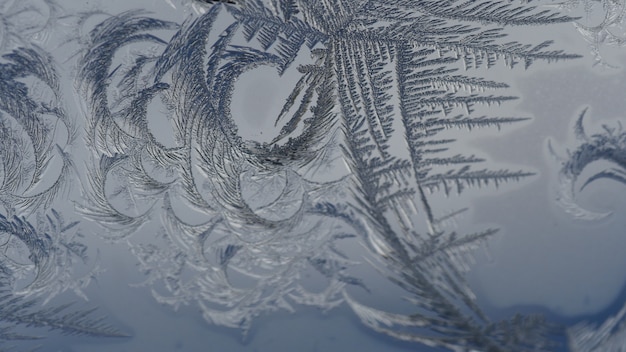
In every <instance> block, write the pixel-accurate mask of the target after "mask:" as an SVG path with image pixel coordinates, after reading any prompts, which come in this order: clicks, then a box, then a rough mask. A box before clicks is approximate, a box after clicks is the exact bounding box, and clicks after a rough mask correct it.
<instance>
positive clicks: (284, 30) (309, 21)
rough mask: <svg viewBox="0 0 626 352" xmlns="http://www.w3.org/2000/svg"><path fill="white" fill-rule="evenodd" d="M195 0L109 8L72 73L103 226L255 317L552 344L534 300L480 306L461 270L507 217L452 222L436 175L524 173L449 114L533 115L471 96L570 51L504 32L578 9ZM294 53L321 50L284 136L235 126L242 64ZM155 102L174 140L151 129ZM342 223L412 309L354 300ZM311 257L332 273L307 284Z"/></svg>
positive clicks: (90, 190)
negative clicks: (526, 306) (351, 318)
mask: <svg viewBox="0 0 626 352" xmlns="http://www.w3.org/2000/svg"><path fill="white" fill-rule="evenodd" d="M169 3H170V4H171V5H172V6H174V7H175V6H176V4H175V3H174V2H173V1H169ZM186 3H187V4H189V5H190V6H193V7H194V9H195V10H196V11H195V12H196V13H197V15H196V16H193V15H192V17H191V18H190V19H188V20H187V21H185V22H184V23H183V24H182V25H180V24H178V23H174V22H169V21H165V20H160V19H158V18H156V17H155V16H152V15H150V14H148V13H145V12H142V11H130V12H125V13H122V14H119V15H114V16H110V17H109V18H107V19H105V20H104V21H102V22H101V23H99V24H98V25H97V26H96V27H94V28H93V29H92V30H91V31H90V33H89V35H88V36H87V40H86V42H85V43H84V50H83V51H82V55H81V57H80V59H79V65H78V72H77V77H76V78H77V83H76V85H77V87H78V89H79V91H80V94H81V96H82V97H83V98H84V99H85V103H86V113H87V114H86V115H87V120H88V121H87V129H86V136H85V139H86V142H87V144H88V147H89V149H90V150H91V154H92V159H91V161H90V162H89V164H88V165H89V166H88V173H89V175H88V182H87V183H86V187H85V193H84V198H85V201H83V202H82V203H81V204H80V211H81V212H82V214H84V215H86V216H88V217H90V218H91V219H94V220H96V221H98V222H99V223H100V224H102V225H103V226H104V227H105V228H107V229H108V230H107V231H105V232H104V233H103V237H105V238H107V239H110V240H112V241H121V240H124V241H126V242H127V243H128V244H129V246H130V248H131V251H132V252H133V253H134V254H135V255H136V256H137V259H138V260H139V262H140V266H141V268H142V269H144V270H145V272H146V274H147V280H146V282H145V283H144V284H145V285H149V286H152V287H154V288H153V295H154V296H155V297H156V299H157V300H158V301H159V302H162V303H166V304H170V305H172V306H173V307H178V306H180V305H182V304H196V305H198V306H199V307H200V308H201V310H202V313H203V315H204V317H205V318H206V320H208V321H210V322H213V323H215V324H218V325H223V326H230V327H240V328H242V329H243V330H244V331H246V330H247V329H248V328H249V327H250V325H251V324H252V323H253V319H254V318H255V317H257V316H259V315H261V314H264V313H266V312H270V311H275V310H289V311H291V310H294V309H295V305H296V304H308V305H314V306H318V307H321V308H323V309H331V308H333V307H335V306H337V305H339V304H343V303H345V304H347V305H348V306H349V307H351V308H352V310H353V311H354V313H355V314H356V315H357V316H358V317H359V318H360V319H361V321H362V322H363V324H365V325H367V326H368V327H370V328H372V329H373V330H375V331H378V332H380V333H383V334H387V335H390V336H393V337H395V338H398V339H400V340H404V341H410V342H415V343H419V344H424V345H428V346H435V347H443V348H446V349H449V350H456V351H463V350H468V349H479V350H488V351H527V350H533V351H543V350H545V351H549V350H551V349H552V347H553V346H552V345H551V343H550V341H549V335H550V334H551V333H552V332H553V330H551V328H550V326H549V324H547V323H546V322H544V321H543V319H542V318H541V317H537V316H521V315H519V316H515V317H512V318H511V319H510V320H505V321H500V322H492V321H490V320H489V318H488V317H487V316H486V315H485V314H484V313H483V312H482V311H481V309H480V308H479V307H478V306H477V304H476V299H475V296H474V293H473V292H472V291H471V289H470V288H469V286H468V285H467V284H466V283H465V281H464V273H465V271H466V270H467V266H468V265H469V262H470V261H471V253H472V252H473V250H474V249H475V248H477V247H479V246H480V245H481V244H482V243H484V242H485V241H487V240H488V239H489V237H491V236H492V235H494V234H495V233H496V231H497V230H496V229H485V230H483V231H479V232H476V233H465V232H460V233H459V232H457V231H454V230H450V229H449V228H446V227H445V226H443V224H444V221H445V220H449V218H450V217H454V214H456V213H457V212H452V215H449V211H447V213H448V215H446V214H443V216H442V214H440V212H441V211H440V210H438V209H435V208H434V207H432V206H431V203H430V202H429V194H431V193H432V192H437V191H440V192H443V193H444V194H446V195H452V194H460V193H462V192H463V191H464V190H465V189H467V188H468V187H486V186H491V185H493V186H496V187H498V186H499V185H500V184H502V183H504V182H510V181H518V180H520V179H521V178H524V177H527V176H530V175H532V173H531V172H528V171H524V170H509V169H489V168H485V167H481V166H480V164H481V162H483V161H484V158H482V157H480V156H476V155H466V154H463V153H462V152H461V151H460V150H458V149H457V148H455V143H454V142H455V139H454V138H450V137H449V134H447V133H446V132H447V131H448V130H449V129H451V128H458V129H461V130H463V131H466V132H471V131H472V130H474V129H477V128H493V127H496V128H500V127H501V126H504V125H507V124H514V123H516V122H519V121H522V120H525V119H526V118H525V117H517V116H497V115H494V116H491V115H486V116H483V115H482V114H479V113H477V112H476V111H477V110H478V108H479V107H480V108H481V109H480V110H485V109H484V107H485V106H495V105H499V104H502V103H505V102H507V101H510V100H513V99H515V97H514V96H511V95H507V94H506V93H500V92H501V91H503V90H506V88H507V84H505V83H503V82H496V81H491V80H488V79H485V78H483V77H481V76H480V75H479V73H478V72H480V70H482V69H490V68H492V67H494V66H497V65H504V66H506V67H509V68H514V67H517V66H521V67H522V68H529V67H530V66H532V64H533V63H535V62H536V61H548V62H557V61H561V60H566V59H573V58H576V57H577V55H573V54H569V53H566V52H563V51H561V50H557V49H553V48H552V42H551V41H543V42H539V43H534V44H526V43H519V42H515V41H507V39H506V36H507V34H506V32H505V28H507V27H510V26H530V25H554V24H558V23H564V22H569V21H572V18H570V17H568V16H565V15H562V14H559V13H558V12H556V11H552V10H546V9H542V8H535V7H533V6H532V5H531V4H529V3H530V1H524V2H516V1H489V0H487V1H454V0H443V1H442V0H438V1H411V0H398V1H393V2H390V1H382V0H381V1H377V0H369V1H357V0H330V1H318V0H315V1H312V0H298V1H296V0H268V1H260V0H236V1H235V0H233V1H228V2H224V1H219V2H218V1H188V2H186ZM301 53H306V54H308V55H309V56H310V58H311V59H310V62H309V63H306V64H301V65H298V66H297V71H298V73H299V80H298V81H297V83H296V84H295V86H294V87H293V90H292V93H291V94H290V95H289V96H288V98H287V100H286V102H285V104H284V106H283V108H282V111H281V112H280V113H279V115H278V116H276V120H275V121H276V125H277V126H281V127H280V131H279V132H278V134H277V136H275V138H274V139H273V140H272V141H271V142H269V143H268V142H259V141H255V140H249V139H245V138H243V137H242V136H241V135H240V134H239V127H241V126H238V124H237V121H236V120H235V119H234V118H233V116H232V114H231V104H232V101H233V96H234V93H235V90H236V85H235V83H236V82H237V80H238V79H239V78H240V77H242V76H243V75H244V74H245V73H247V72H249V71H252V70H255V69H260V68H263V67H271V68H273V69H275V70H276V72H277V74H279V75H282V74H285V73H286V72H288V71H289V70H290V69H291V68H292V66H294V65H297V64H296V63H295V62H296V59H297V57H298V56H299V55H300V54H301ZM472 72H476V73H475V74H472ZM151 106H158V107H159V109H160V112H159V113H160V114H165V116H166V117H167V126H166V127H167V128H166V129H168V131H169V130H171V133H172V134H173V142H171V141H170V142H168V143H166V142H165V141H163V140H162V139H160V137H158V134H157V133H156V131H154V130H152V129H151V123H150V121H151V120H150V119H151V116H150V114H149V111H150V107H151ZM161 127H163V126H161ZM163 128H165V127H163ZM399 149H401V152H399ZM341 169H343V170H345V172H339V173H336V176H334V178H332V176H331V178H332V179H331V180H329V179H328V177H329V176H328V174H329V173H328V172H327V171H328V170H341ZM330 175H333V173H330ZM189 213H194V214H196V215H197V216H196V217H193V218H192V217H189V216H187V215H188V214H189ZM157 215H159V218H160V221H158V223H157V224H155V220H156V218H157ZM198 219H201V220H198ZM155 227H156V228H158V229H157V230H151V231H139V230H140V229H146V228H151V229H154V228H155ZM345 243H349V244H352V245H353V246H354V245H355V244H357V243H360V244H363V245H364V246H365V247H366V248H367V249H368V250H369V252H370V254H371V256H372V257H373V258H376V259H375V261H373V262H372V265H374V266H376V268H377V269H378V270H379V271H381V272H382V273H383V274H384V275H385V276H387V277H388V279H389V280H390V281H391V282H392V283H393V284H395V285H397V286H398V287H399V288H400V289H402V290H404V291H405V292H406V295H408V296H409V300H410V302H411V303H412V304H413V307H414V308H413V311H410V312H407V314H397V313H391V312H385V311H382V310H380V309H378V308H375V307H369V306H367V305H365V304H363V303H361V302H359V301H358V299H357V298H356V297H355V295H354V292H358V291H359V290H364V291H366V292H367V291H369V288H368V287H367V285H365V284H364V282H363V281H362V280H360V279H359V278H358V277H354V276H352V275H350V274H349V273H350V270H349V269H350V267H351V266H353V265H355V264H356V263H355V262H354V260H352V259H351V258H350V257H349V256H348V255H347V254H346V253H345V250H342V247H344V248H345V246H344V244H345ZM305 270H313V271H316V272H317V273H319V274H321V275H322V276H323V277H325V278H326V288H325V289H324V290H322V291H321V292H320V291H312V290H308V289H307V288H306V287H305V286H304V285H303V284H302V282H301V281H302V280H301V273H302V272H303V271H305ZM157 286H158V287H159V288H158V289H157V288H156V287H157Z"/></svg>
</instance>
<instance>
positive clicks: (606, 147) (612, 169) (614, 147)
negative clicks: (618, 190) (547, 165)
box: [552, 108, 626, 352]
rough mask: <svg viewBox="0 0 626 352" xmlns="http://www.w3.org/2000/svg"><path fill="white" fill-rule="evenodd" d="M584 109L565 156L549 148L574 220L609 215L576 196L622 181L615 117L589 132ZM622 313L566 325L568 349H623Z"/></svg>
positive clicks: (623, 160) (621, 138)
mask: <svg viewBox="0 0 626 352" xmlns="http://www.w3.org/2000/svg"><path fill="white" fill-rule="evenodd" d="M587 110H588V109H587V108H585V109H584V110H583V111H582V112H581V113H580V116H579V117H578V119H577V120H576V124H575V127H574V135H575V136H576V141H577V146H576V148H575V149H574V150H571V151H570V150H568V152H567V155H566V156H565V157H563V156H561V155H559V154H557V153H556V152H555V151H554V150H552V153H553V154H554V155H555V156H556V157H557V159H558V160H559V161H560V171H559V181H560V185H561V189H560V193H559V197H558V199H557V201H558V204H559V205H561V206H562V208H563V209H564V210H565V211H566V212H568V213H569V214H570V215H572V217H574V218H576V219H580V220H599V219H602V218H604V217H607V216H609V215H611V212H605V213H598V212H595V211H593V210H588V209H585V208H583V207H581V206H580V205H578V204H577V202H576V195H577V194H579V193H580V192H583V191H584V190H585V188H586V187H588V186H589V185H591V184H593V183H596V182H598V181H599V180H603V179H604V180H608V181H610V182H617V183H622V184H626V132H624V130H623V128H622V125H621V123H620V121H619V120H618V122H617V124H616V125H615V126H610V125H609V124H603V125H602V130H601V131H600V132H598V133H594V134H592V135H589V134H588V133H587V132H586V130H585V127H584V124H585V122H586V120H585V116H586V115H587ZM597 162H603V164H601V165H603V167H602V168H601V169H600V170H596V171H594V172H593V173H592V174H591V175H589V174H588V173H584V172H585V170H588V169H591V168H592V165H593V163H597ZM606 165H608V166H606ZM624 314H626V306H624V307H622V308H621V309H620V310H619V311H618V312H617V313H616V314H615V315H613V316H611V317H609V318H607V319H606V320H605V321H604V322H602V323H601V324H592V323H587V322H583V323H579V324H577V325H575V326H573V327H570V328H569V329H568V331H567V334H568V340H569V347H570V349H571V350H572V351H576V352H578V351H580V352H592V351H606V352H617V351H623V350H624V346H626V330H625V329H624V326H625V325H624Z"/></svg>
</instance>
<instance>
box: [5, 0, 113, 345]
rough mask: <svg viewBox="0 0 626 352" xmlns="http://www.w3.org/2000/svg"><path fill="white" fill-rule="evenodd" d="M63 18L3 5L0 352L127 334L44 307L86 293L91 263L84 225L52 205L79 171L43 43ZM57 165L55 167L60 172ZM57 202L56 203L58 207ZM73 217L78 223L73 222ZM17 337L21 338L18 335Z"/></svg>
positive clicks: (54, 10)
mask: <svg viewBox="0 0 626 352" xmlns="http://www.w3.org/2000/svg"><path fill="white" fill-rule="evenodd" d="M59 16H60V8H59V7H58V6H57V5H56V4H55V3H54V2H50V1H28V2H21V1H3V2H0V21H1V22H2V29H1V30H0V55H1V59H0V156H1V158H0V349H2V350H4V348H5V347H7V348H8V345H9V343H8V340H18V339H38V338H39V337H37V336H36V335H35V334H34V333H33V334H32V335H31V334H24V333H23V331H24V329H23V328H25V327H29V328H42V329H49V330H57V331H60V332H62V333H65V334H75V335H78V334H83V335H92V336H122V335H121V334H120V333H119V332H118V331H117V330H116V329H114V328H113V327H111V326H109V325H106V324H105V323H103V322H102V321H101V320H100V319H96V318H94V314H93V310H92V309H89V310H75V309H69V308H70V305H61V306H50V307H39V305H42V304H43V305H45V304H47V303H48V302H49V300H51V299H52V298H54V297H55V296H57V295H58V294H60V293H62V292H64V291H68V290H71V291H73V292H74V293H75V294H76V295H78V296H79V297H81V298H84V299H86V297H85V295H84V293H83V292H82V289H83V288H85V287H86V286H87V285H88V284H89V282H90V281H91V278H92V275H95V273H96V272H97V267H94V268H92V269H91V271H90V272H88V273H86V274H82V275H77V274H76V273H75V270H76V269H77V265H76V264H77V263H78V264H79V265H78V267H80V266H81V265H87V264H89V265H93V263H89V261H88V257H87V248H86V246H85V245H84V244H83V243H82V241H81V237H82V235H81V234H80V231H79V230H78V225H79V221H78V220H73V221H68V219H67V218H68V216H66V215H62V214H60V213H59V212H58V211H56V210H55V209H54V208H53V206H54V204H55V203H54V202H55V201H56V200H57V199H58V198H61V199H62V200H61V202H62V201H63V199H64V198H65V200H66V199H67V196H68V194H67V193H68V192H67V186H68V182H69V180H70V179H71V178H75V177H76V174H74V173H73V170H74V163H73V160H72V156H70V149H71V147H72V143H73V142H74V140H75V138H76V126H75V121H74V120H73V119H72V118H71V117H70V116H69V115H68V114H67V113H66V110H65V108H64V105H63V104H64V98H63V97H62V95H61V90H60V87H59V78H58V75H57V71H56V63H55V62H54V60H53V59H52V56H51V55H50V54H49V53H48V52H46V51H45V50H44V49H42V48H41V47H40V46H39V45H38V44H42V43H43V42H45V40H46V36H47V35H48V33H49V32H50V31H52V30H53V27H54V24H55V23H56V21H57V20H58V18H59ZM57 166H58V167H57ZM57 204H58V203H57ZM70 217H71V218H74V219H76V216H74V215H73V214H72V215H70ZM16 329H20V331H22V332H19V333H18V332H15V330H16Z"/></svg>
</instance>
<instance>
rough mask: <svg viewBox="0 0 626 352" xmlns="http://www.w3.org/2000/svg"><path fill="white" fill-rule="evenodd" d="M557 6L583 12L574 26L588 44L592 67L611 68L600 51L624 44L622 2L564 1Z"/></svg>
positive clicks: (624, 10)
mask: <svg viewBox="0 0 626 352" xmlns="http://www.w3.org/2000/svg"><path fill="white" fill-rule="evenodd" d="M557 7H559V8H561V9H564V10H567V11H571V12H574V11H577V10H578V11H580V10H582V11H583V16H582V18H581V19H580V20H579V21H577V22H576V23H574V26H575V27H576V30H577V31H578V32H579V33H580V34H581V36H582V37H583V38H584V40H585V41H586V42H587V43H588V44H589V47H590V48H591V54H592V55H593V58H594V64H595V65H602V66H606V67H614V66H613V65H611V64H610V63H608V62H607V61H606V60H605V59H604V58H603V57H602V53H601V51H602V50H601V49H602V47H603V46H614V47H622V46H624V45H625V44H626V32H625V28H624V24H625V22H624V16H625V15H626V1H624V0H565V1H559V2H557ZM597 18H599V20H597Z"/></svg>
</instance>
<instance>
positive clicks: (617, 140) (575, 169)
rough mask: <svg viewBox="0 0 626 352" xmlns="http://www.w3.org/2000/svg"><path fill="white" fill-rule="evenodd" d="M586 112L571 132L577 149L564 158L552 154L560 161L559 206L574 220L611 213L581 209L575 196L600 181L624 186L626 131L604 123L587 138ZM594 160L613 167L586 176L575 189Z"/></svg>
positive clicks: (620, 127) (591, 218)
mask: <svg viewBox="0 0 626 352" xmlns="http://www.w3.org/2000/svg"><path fill="white" fill-rule="evenodd" d="M586 112H587V108H585V109H584V110H583V111H582V112H581V114H580V116H579V117H578V119H577V121H576V125H575V129H574V133H575V136H576V139H577V141H578V142H579V145H578V146H577V147H576V149H574V150H573V151H568V153H567V156H566V157H563V156H559V155H558V154H557V153H556V152H555V151H554V150H552V153H553V154H554V155H555V156H556V157H557V159H558V160H560V162H561V169H560V172H559V178H560V185H561V190H560V194H559V197H558V202H559V204H560V205H561V206H562V207H563V208H564V209H565V210H566V211H567V212H568V213H570V214H572V215H573V216H574V217H576V218H579V219H583V220H598V219H601V218H604V217H606V216H609V215H610V214H611V213H610V212H607V213H596V212H592V211H589V210H586V209H583V208H582V207H580V206H579V205H578V204H577V203H576V194H577V193H578V192H579V191H582V190H584V188H585V187H587V186H588V185H589V184H591V183H593V182H595V181H597V180H600V179H610V180H613V181H616V182H620V183H625V184H626V132H624V131H623V130H622V126H621V123H619V121H618V124H617V126H615V127H611V126H609V125H607V124H604V125H602V129H603V130H602V132H599V133H595V134H592V135H587V133H586V132H585V128H584V126H583V123H584V120H583V119H584V117H585V114H586ZM551 148H552V147H551ZM597 161H606V162H609V163H610V164H612V165H613V166H612V167H611V168H606V169H602V170H600V171H599V172H597V173H595V174H594V175H592V176H589V177H586V178H585V179H584V180H583V181H584V182H582V184H581V185H580V188H579V189H578V190H577V189H576V187H577V183H580V182H581V180H579V177H580V176H581V174H582V173H583V171H585V170H586V169H587V168H588V166H589V165H590V164H592V163H594V162H597Z"/></svg>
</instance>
